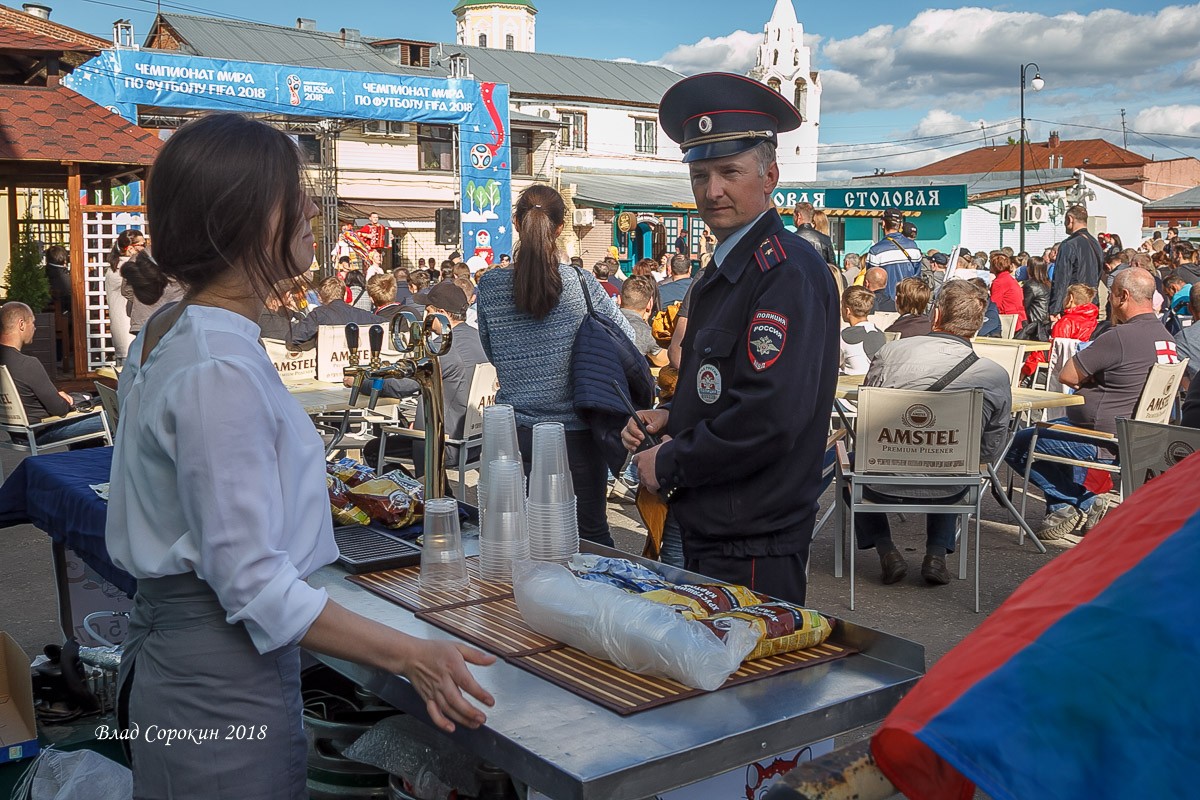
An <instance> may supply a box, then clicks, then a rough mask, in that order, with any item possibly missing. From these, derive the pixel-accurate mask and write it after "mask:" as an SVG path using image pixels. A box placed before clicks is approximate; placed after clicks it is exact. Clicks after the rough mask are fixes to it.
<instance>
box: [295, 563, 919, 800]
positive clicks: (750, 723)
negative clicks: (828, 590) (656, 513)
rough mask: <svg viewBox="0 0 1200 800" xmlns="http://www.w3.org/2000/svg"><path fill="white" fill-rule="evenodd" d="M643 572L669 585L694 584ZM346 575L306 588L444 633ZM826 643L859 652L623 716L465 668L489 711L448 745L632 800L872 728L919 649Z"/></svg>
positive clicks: (410, 697) (610, 797) (528, 682)
mask: <svg viewBox="0 0 1200 800" xmlns="http://www.w3.org/2000/svg"><path fill="white" fill-rule="evenodd" d="M588 549H593V550H595V552H604V553H605V554H607V555H620V556H622V557H629V556H628V554H625V553H616V552H614V551H604V550H603V549H601V548H588ZM634 560H638V559H634ZM653 566H655V567H656V568H658V569H660V570H661V571H662V572H664V573H665V574H666V575H667V577H668V578H670V579H672V580H690V581H699V580H701V577H700V576H695V575H691V574H690V573H686V572H683V571H680V570H674V569H671V568H664V567H663V565H661V564H653ZM345 578H346V573H345V572H344V571H342V570H341V569H340V568H338V567H337V566H330V567H326V568H324V569H322V570H320V571H319V572H317V573H316V574H315V575H313V576H312V577H311V578H310V580H309V582H310V583H312V584H313V585H314V586H323V587H325V588H326V589H327V590H328V591H329V595H330V597H332V598H333V599H334V600H336V601H337V602H339V603H341V604H342V605H344V606H346V607H347V608H349V609H351V610H353V611H356V612H358V613H359V614H362V615H364V616H366V617H369V618H371V619H374V620H377V621H379V622H381V623H383V624H385V625H389V626H391V627H393V628H396V629H397V630H400V631H404V632H405V633H409V634H412V635H414V636H422V637H427V638H439V639H447V638H453V637H452V636H450V634H448V633H446V632H444V631H442V630H441V629H439V628H436V627H434V626H432V625H428V624H426V623H424V622H421V621H420V620H418V619H416V618H415V617H414V616H413V614H412V612H409V611H407V610H405V609H403V608H401V607H400V606H398V605H395V604H394V603H392V602H390V601H388V600H384V599H383V598H381V597H377V596H375V595H373V594H371V593H370V592H368V591H366V590H365V589H362V588H360V587H358V586H356V585H355V584H352V583H350V582H349V581H347V580H346V579H345ZM833 641H835V642H839V643H845V644H849V645H852V646H854V647H857V648H859V649H860V650H861V653H860V654H858V655H853V656H850V657H848V658H843V659H840V660H837V661H833V662H830V663H826V664H820V665H817V666H815V667H809V668H806V669H801V670H797V671H795V672H789V673H784V674H782V675H775V676H772V677H769V678H765V679H762V680H759V681H754V682H751V683H747V684H742V685H740V686H735V687H732V688H729V689H722V690H720V691H717V692H712V693H709V694H705V695H701V696H698V697H694V698H690V699H687V700H681V701H678V702H675V703H671V704H669V705H666V706H661V707H659V708H654V709H651V710H649V711H643V712H641V713H638V714H633V715H631V716H628V717H622V716H619V715H617V714H614V713H612V712H610V711H608V710H606V709H604V708H601V707H600V706H597V705H595V704H593V703H591V702H589V701H587V700H584V699H583V698H581V697H578V696H576V695H574V694H572V693H571V692H568V691H567V690H565V689H561V688H559V687H557V686H554V685H553V684H550V683H547V682H546V681H544V680H542V679H541V678H538V677H536V676H534V675H532V674H531V673H528V672H526V671H524V670H522V669H519V668H517V667H515V666H512V665H510V664H506V663H504V662H503V661H497V662H496V664H495V665H493V666H491V667H473V668H472V671H473V672H474V674H475V675H476V677H477V678H478V679H479V682H480V684H482V685H483V687H484V688H485V689H487V690H488V691H489V692H491V693H492V694H493V695H494V696H495V698H496V706H495V707H494V708H492V709H490V710H488V722H487V725H486V726H485V727H483V728H480V729H479V730H475V731H471V730H467V729H464V728H460V729H459V730H458V731H456V732H455V733H454V735H453V737H452V738H453V739H454V741H455V742H456V743H457V744H458V745H459V746H460V747H462V748H464V749H466V750H467V751H469V752H472V753H474V754H476V755H478V756H480V757H481V758H484V759H487V760H488V761H490V762H492V763H494V764H496V765H498V766H500V767H501V768H503V769H504V770H506V771H507V772H509V773H510V774H511V775H512V776H513V777H515V778H516V779H518V780H520V781H523V782H525V783H527V784H529V785H530V786H531V787H532V788H534V789H536V790H538V791H539V792H541V793H542V794H545V795H547V796H548V797H551V798H554V800H591V799H592V798H597V799H599V798H603V800H638V798H645V797H649V796H653V795H654V794H655V793H658V792H664V791H668V790H670V789H674V788H678V787H680V786H684V785H687V784H689V783H692V782H694V781H698V780H702V779H703V778H706V777H710V776H713V775H718V774H720V773H722V772H725V771H727V770H730V769H733V768H736V767H739V766H744V765H746V764H749V763H750V762H752V761H756V760H759V759H762V758H765V757H768V756H772V755H775V754H777V753H781V752H784V751H786V750H788V749H791V748H795V747H799V746H802V745H805V744H809V743H812V742H816V741H820V740H822V739H826V738H828V737H830V736H834V735H835V734H839V733H844V732H846V731H849V730H852V729H854V728H857V727H860V726H862V725H868V724H871V723H873V722H877V721H879V720H881V719H883V717H884V716H885V715H886V714H887V713H888V711H890V710H891V708H892V707H893V706H894V705H895V704H896V703H897V702H898V701H899V700H900V698H901V697H902V696H903V695H904V694H905V693H906V692H907V691H908V690H909V688H911V687H912V685H913V684H914V683H916V681H917V680H918V679H919V678H920V677H921V675H922V674H923V673H924V671H925V651H924V648H923V647H922V646H921V645H918V644H915V643H913V642H910V641H907V640H904V639H900V638H898V637H895V636H890V635H888V634H885V633H881V632H879V631H875V630H871V629H869V628H864V627H861V626H858V625H853V624H849V623H840V624H839V625H838V628H837V629H836V631H835V633H834V638H833ZM320 658H321V660H322V661H324V662H325V663H327V664H329V665H330V666H332V667H333V668H335V669H337V670H338V671H339V672H341V673H342V674H344V675H346V676H347V677H348V678H350V679H351V680H353V681H355V682H356V683H358V684H359V685H361V686H362V687H364V688H365V689H367V690H368V691H370V692H373V693H374V694H376V695H377V696H379V697H380V698H382V699H383V700H385V701H387V702H388V703H390V704H391V705H393V706H395V707H396V708H398V709H400V710H402V711H405V712H407V713H410V714H414V715H416V716H418V717H420V718H422V719H427V716H426V714H425V710H424V704H423V703H422V702H421V701H420V698H419V697H418V696H417V694H416V692H415V691H413V689H412V687H411V686H410V685H409V683H408V681H406V680H405V679H403V678H401V677H398V676H393V675H386V674H384V673H381V672H379V671H377V670H373V669H368V668H366V667H362V666H359V665H357V664H351V663H348V662H345V661H340V660H338V659H330V658H328V657H324V656H322V657H320Z"/></svg>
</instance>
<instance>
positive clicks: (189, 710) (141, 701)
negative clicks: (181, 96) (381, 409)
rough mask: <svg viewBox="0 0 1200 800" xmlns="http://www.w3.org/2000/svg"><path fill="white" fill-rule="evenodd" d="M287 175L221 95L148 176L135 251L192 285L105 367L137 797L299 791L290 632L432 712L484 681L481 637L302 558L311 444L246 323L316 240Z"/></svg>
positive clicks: (263, 138)
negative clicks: (128, 581) (377, 602)
mask: <svg viewBox="0 0 1200 800" xmlns="http://www.w3.org/2000/svg"><path fill="white" fill-rule="evenodd" d="M301 180H302V172H301V164H300V160H299V157H298V154H297V151H296V148H295V146H294V145H293V144H292V143H291V142H290V140H289V139H288V138H287V136H286V135H284V134H283V133H281V132H279V131H277V130H275V129H273V128H271V127H269V126H267V125H264V124H262V123H260V122H256V121H253V120H250V119H247V118H244V117H241V116H238V115H234V114H214V115H211V116H208V117H204V118H202V119H200V120H198V121H196V122H193V123H191V124H189V125H187V126H185V127H183V128H181V129H180V130H179V131H178V132H177V133H176V134H175V135H174V136H172V137H171V139H170V140H168V142H167V143H166V144H165V145H164V146H163V148H162V150H161V151H160V153H159V156H158V159H157V161H156V163H155V166H154V172H153V173H152V175H151V178H150V186H149V188H148V193H147V195H148V198H149V203H148V216H149V218H150V219H151V220H153V224H154V226H155V232H156V236H155V244H156V249H155V253H154V256H153V258H151V256H150V255H149V254H148V253H146V254H143V255H141V256H139V266H140V267H155V266H156V267H157V268H158V269H159V270H160V271H161V272H162V273H163V274H165V275H166V276H167V277H169V278H173V279H175V280H178V281H179V282H180V283H181V284H183V285H184V286H186V287H187V289H188V293H187V295H186V296H185V297H184V299H183V300H182V301H181V302H179V303H178V304H176V305H173V306H168V307H166V308H164V309H163V310H162V311H160V312H159V313H158V314H157V315H156V316H155V317H153V318H152V319H151V320H150V321H149V322H147V324H146V326H145V327H144V328H143V329H142V332H141V333H140V334H139V335H138V337H137V339H136V340H135V341H134V343H133V345H132V346H131V348H130V352H129V358H128V361H127V364H126V367H125V369H124V371H123V372H122V374H121V381H120V386H119V393H120V402H121V408H122V415H121V425H120V426H119V428H118V431H117V435H116V443H115V445H116V446H115V450H114V453H113V465H112V476H111V486H110V494H109V508H108V528H107V544H108V550H109V553H110V555H111V556H112V559H113V562H114V563H116V564H117V565H118V566H120V567H121V568H123V569H125V570H127V571H128V572H130V573H131V574H132V575H133V576H134V577H135V578H137V581H138V591H137V595H136V597H135V602H134V610H133V613H132V616H131V619H130V633H129V638H128V640H127V642H126V649H125V653H124V657H123V659H122V662H121V675H120V686H121V691H120V704H119V720H120V723H121V724H122V726H124V727H127V728H128V729H129V731H130V734H131V735H130V738H129V740H128V741H127V744H128V745H129V748H130V751H131V753H130V754H131V763H132V766H133V773H134V796H135V797H139V798H140V797H168V796H169V797H171V798H176V799H178V798H204V800H212V799H214V798H238V800H245V799H246V798H256V799H258V798H272V800H275V799H276V798H278V800H285V799H286V800H299V798H304V797H307V793H306V788H305V752H306V745H305V737H304V730H303V724H302V720H301V713H302V708H301V700H300V657H299V646H301V645H302V646H304V647H306V648H308V649H310V650H315V651H318V652H322V653H327V654H330V655H333V656H336V657H338V658H344V659H348V660H352V661H358V662H361V663H364V664H367V665H370V666H373V667H377V668H380V669H385V670H387V671H389V672H392V673H400V674H404V675H405V676H406V677H407V678H408V679H409V680H410V681H411V682H412V684H413V686H414V688H415V689H416V690H417V692H418V693H419V694H420V696H421V697H422V698H424V699H425V701H426V708H427V710H428V712H429V714H430V717H431V718H432V719H433V721H434V722H435V723H436V724H437V725H439V726H440V727H442V728H443V729H445V730H448V731H449V730H453V728H454V723H455V722H457V723H460V724H464V725H467V726H469V727H476V726H478V725H480V724H481V723H482V722H483V721H484V719H485V717H484V715H483V713H482V712H481V711H480V710H479V709H478V708H476V707H475V706H473V705H472V704H471V703H470V702H469V701H468V700H467V699H466V698H465V697H463V695H462V691H464V690H465V691H466V692H467V693H469V694H470V695H472V696H473V697H475V698H476V699H478V700H479V701H481V702H482V703H484V704H487V705H490V704H491V703H492V699H491V696H490V695H488V693H487V692H485V691H484V690H483V689H482V688H481V687H480V686H479V685H478V684H477V683H476V682H475V680H474V678H473V677H472V676H471V674H470V672H469V671H468V669H467V666H466V662H470V663H474V664H488V663H491V662H492V661H493V659H492V658H491V657H490V656H487V655H485V654H483V653H480V652H478V651H476V650H473V649H471V648H468V647H465V646H462V645H456V644H453V643H451V642H449V641H428V640H423V639H416V638H413V637H410V636H407V635H405V634H403V633H400V632H398V631H396V630H394V629H392V628H389V627H386V626H384V625H381V624H379V623H376V622H373V621H370V620H367V619H364V618H363V617H360V616H358V615H356V614H353V613H351V612H350V611H348V610H346V609H344V608H342V607H341V606H339V605H338V604H337V603H335V602H333V601H332V600H330V599H329V597H328V596H327V594H326V592H325V591H324V590H323V589H316V588H314V587H312V586H310V585H309V584H307V583H306V582H305V580H304V579H305V578H306V577H307V576H308V575H310V574H312V573H313V572H314V571H316V570H317V569H319V568H320V567H322V566H324V565H325V564H328V563H330V562H332V561H333V560H334V559H336V557H337V546H336V545H335V544H334V540H333V530H332V522H331V519H330V514H329V507H328V499H327V494H326V488H325V459H324V450H323V447H322V444H321V439H320V437H319V436H318V434H317V432H316V430H315V429H314V428H313V426H312V423H311V422H310V421H309V420H308V418H307V417H306V415H305V414H304V412H303V411H302V410H301V408H300V407H299V406H298V405H297V404H296V402H295V401H294V400H293V399H292V398H291V397H290V396H289V395H288V393H287V391H286V390H285V389H284V387H283V385H282V383H281V382H280V380H279V376H278V374H277V373H276V372H275V369H274V367H273V366H272V364H271V362H270V360H269V359H268V358H267V355H266V352H265V351H264V350H263V347H262V344H261V342H260V341H259V340H258V336H259V329H258V325H257V320H258V317H259V314H260V313H261V311H262V309H263V301H262V297H263V296H264V295H265V294H266V293H267V292H269V291H271V287H272V286H273V285H274V284H275V283H276V281H278V280H280V279H285V278H289V277H293V278H294V277H296V276H299V275H301V274H302V273H303V272H304V271H305V270H306V269H307V268H308V265H309V262H310V261H311V258H312V242H313V236H312V230H311V225H310V224H309V220H310V219H311V218H312V217H315V216H316V215H317V213H318V211H317V208H316V207H315V206H314V205H313V204H312V201H311V200H310V199H309V198H308V197H307V195H306V194H305V193H304V191H303V188H302V183H301ZM149 271H150V270H147V269H139V270H137V271H135V273H134V274H135V275H137V276H141V275H142V274H143V273H146V272H149ZM159 281H160V282H161V277H160V278H159ZM134 726H136V729H137V732H138V734H137V735H136V736H133V735H132V733H133V728H134ZM209 730H216V731H217V734H218V735H217V738H216V739H215V740H212V739H210V740H207V741H206V740H204V739H203V738H200V739H199V740H196V739H193V738H184V739H176V740H174V741H170V742H168V740H164V739H162V738H156V736H159V735H160V732H166V731H209ZM231 731H233V733H230V732H231ZM227 735H229V736H230V738H229V739H226V738H225V737H226V736H227ZM168 743H169V744H170V746H166V745H167V744H168Z"/></svg>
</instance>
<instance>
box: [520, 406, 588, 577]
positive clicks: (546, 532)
mask: <svg viewBox="0 0 1200 800" xmlns="http://www.w3.org/2000/svg"><path fill="white" fill-rule="evenodd" d="M525 510H526V513H527V515H528V519H529V555H530V557H531V558H533V559H534V560H535V561H556V562H558V563H565V562H566V561H567V560H568V559H569V558H570V557H571V556H573V555H575V554H576V553H578V552H579V523H578V521H577V519H576V517H575V485H574V483H573V482H572V480H571V469H570V467H569V466H568V465H567V438H566V431H565V430H564V428H563V425H562V423H561V422H543V423H540V424H538V425H535V426H534V427H533V471H532V474H531V475H530V476H529V501H528V502H527V503H526V505H525Z"/></svg>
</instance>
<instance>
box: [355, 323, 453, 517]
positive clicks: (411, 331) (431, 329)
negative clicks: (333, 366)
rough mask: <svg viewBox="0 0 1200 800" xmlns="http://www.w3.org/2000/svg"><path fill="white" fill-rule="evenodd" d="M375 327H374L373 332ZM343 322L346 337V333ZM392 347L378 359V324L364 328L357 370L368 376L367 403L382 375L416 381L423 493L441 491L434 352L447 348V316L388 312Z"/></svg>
mask: <svg viewBox="0 0 1200 800" xmlns="http://www.w3.org/2000/svg"><path fill="white" fill-rule="evenodd" d="M376 331H378V333H376ZM349 334H350V331H349V326H347V339H349ZM389 334H390V338H391V340H392V347H393V348H394V349H395V350H396V351H397V352H398V353H399V354H400V357H399V358H397V359H396V360H395V361H394V362H389V363H384V362H382V360H381V359H380V357H379V356H380V350H381V349H382V347H383V328H382V327H381V326H379V325H372V326H371V330H370V340H371V363H370V367H369V369H367V370H362V373H363V375H364V377H365V378H369V379H370V381H371V396H370V400H369V401H368V403H367V408H368V409H370V410H374V409H375V405H376V403H377V402H378V401H379V391H380V389H382V388H383V381H384V380H386V379H388V378H412V379H413V380H415V381H416V382H417V385H418V386H420V387H421V405H422V411H423V415H424V422H425V497H426V498H434V497H442V496H443V495H444V494H445V487H446V470H445V463H444V459H443V451H444V448H445V437H446V426H445V420H444V418H443V405H442V404H443V392H442V370H441V366H440V365H439V363H438V358H439V357H441V356H444V355H445V354H446V353H448V352H449V351H450V341H451V331H450V320H449V319H447V318H446V317H445V316H444V315H442V314H430V315H428V316H426V317H425V319H424V320H418V319H417V318H416V317H415V316H414V315H412V314H410V313H408V312H403V313H400V314H397V315H396V316H394V317H392V322H391V326H390V330H389Z"/></svg>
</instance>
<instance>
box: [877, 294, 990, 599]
mask: <svg viewBox="0 0 1200 800" xmlns="http://www.w3.org/2000/svg"><path fill="white" fill-rule="evenodd" d="M987 299H988V298H987V295H986V294H985V293H984V292H983V291H982V290H980V289H978V288H977V287H975V286H974V285H972V284H971V283H970V282H969V281H950V282H949V283H947V284H946V285H945V286H944V287H943V288H942V291H941V293H940V294H939V295H938V297H937V300H936V302H935V303H934V306H933V331H932V332H931V333H929V334H927V335H925V336H913V337H910V338H907V339H898V340H896V341H894V342H888V343H887V344H885V345H884V346H883V348H882V349H880V351H879V352H878V353H877V354H876V356H875V360H874V361H873V362H872V363H871V369H870V371H869V372H867V377H866V378H865V380H864V385H866V386H881V387H885V388H891V389H928V388H929V387H931V386H933V385H934V384H935V383H937V382H939V380H941V379H942V378H943V376H945V375H947V374H949V373H950V372H951V371H953V370H955V368H956V367H958V366H959V365H960V364H963V363H966V362H970V363H969V366H967V367H966V369H964V370H963V371H962V372H961V373H960V374H959V375H958V376H957V377H956V378H954V379H953V380H952V381H950V383H949V384H947V385H946V386H945V391H955V390H961V389H976V388H979V389H983V441H982V447H981V449H980V458H981V459H982V460H983V461H985V462H988V463H992V462H995V461H996V460H997V459H998V458H999V457H1000V453H1001V451H1002V450H1003V449H1004V445H1005V442H1006V441H1007V439H1008V423H1009V417H1010V413H1011V409H1012V387H1011V382H1010V380H1009V376H1008V373H1007V372H1005V371H1004V368H1003V367H1001V366H1000V365H999V364H997V363H996V362H994V361H989V360H987V359H982V358H979V359H975V353H974V350H972V348H971V337H972V336H974V335H975V332H976V331H978V330H979V326H980V325H981V324H982V323H983V313H984V309H985V308H986V307H987ZM971 359H975V360H973V361H971ZM929 491H930V490H921V489H913V490H911V492H912V494H909V493H908V492H905V489H904V488H902V487H899V486H897V487H895V492H894V493H893V492H888V493H887V495H884V496H880V494H881V493H880V492H871V491H870V490H869V489H868V490H866V491H865V492H864V494H866V496H867V497H868V499H872V498H871V495H872V494H874V495H876V497H875V498H874V499H880V500H887V501H895V500H897V499H900V501H901V502H903V501H904V496H903V495H906V494H907V495H908V496H909V497H911V499H912V501H913V502H914V503H916V502H921V501H930V500H932V499H933V498H932V497H930V496H929ZM921 492H923V494H918V493H921ZM937 499H939V500H946V499H948V498H946V497H944V496H941V497H938V498H937ZM957 519H958V517H957V516H956V515H953V514H929V515H927V518H926V521H925V560H924V562H923V563H922V565H921V576H922V577H923V578H924V579H925V581H926V582H927V583H930V584H935V585H945V584H947V583H949V582H950V573H949V572H948V571H947V569H946V554H947V553H952V552H954V545H955V522H956V520H957ZM855 534H856V538H857V540H858V547H859V549H860V550H867V549H870V548H872V547H874V548H875V550H876V551H877V552H878V553H879V562H880V566H881V568H882V571H883V582H884V583H885V584H890V583H896V582H897V581H900V580H902V579H903V578H904V576H905V575H907V574H908V564H906V563H905V561H904V557H903V556H902V555H900V551H899V550H898V549H897V548H896V545H895V543H894V542H892V536H891V531H890V529H889V528H888V520H887V515H886V514H859V515H858V518H857V520H856V525H855Z"/></svg>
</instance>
